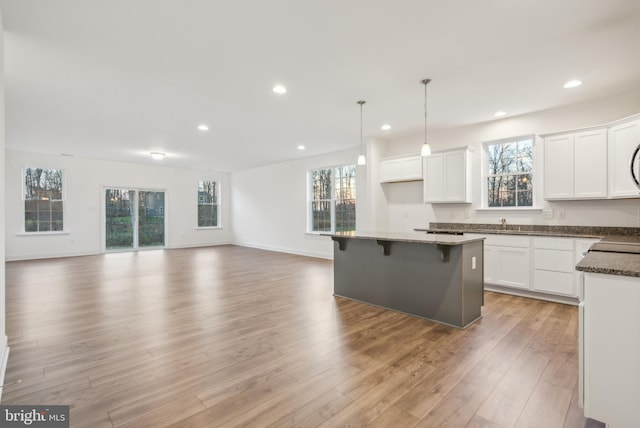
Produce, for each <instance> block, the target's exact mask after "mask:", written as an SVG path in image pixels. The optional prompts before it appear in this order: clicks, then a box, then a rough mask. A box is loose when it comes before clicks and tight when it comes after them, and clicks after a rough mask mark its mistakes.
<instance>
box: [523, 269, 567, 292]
mask: <svg viewBox="0 0 640 428" xmlns="http://www.w3.org/2000/svg"><path fill="white" fill-rule="evenodd" d="M575 280H576V275H575V273H573V272H556V271H551V270H541V269H535V270H534V271H533V289H534V290H535V291H542V292H544V293H552V294H560V295H563V296H571V297H575V296H576V287H575Z"/></svg>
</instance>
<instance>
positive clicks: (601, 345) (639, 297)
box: [580, 273, 640, 427]
mask: <svg viewBox="0 0 640 428" xmlns="http://www.w3.org/2000/svg"><path fill="white" fill-rule="evenodd" d="M638 285H639V284H638V278H634V277H629V276H616V275H602V274H593V273H585V282H584V324H583V327H584V328H583V331H582V332H581V337H580V340H581V343H582V344H583V346H584V376H585V379H584V412H585V416H587V417H590V418H593V419H597V420H599V421H604V422H606V423H607V426H609V427H636V426H638V403H640V364H638V362H639V361H640V340H638V331H639V330H640V311H638V302H640V287H639V286H638Z"/></svg>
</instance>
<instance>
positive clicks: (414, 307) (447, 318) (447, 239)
mask: <svg viewBox="0 0 640 428" xmlns="http://www.w3.org/2000/svg"><path fill="white" fill-rule="evenodd" d="M328 236H331V239H332V240H333V241H334V284H333V289H334V295H336V296H341V297H346V298H349V299H353V300H358V301H360V302H364V303H369V304H372V305H376V306H380V307H383V308H387V309H392V310H396V311H400V312H404V313H407V314H410V315H414V316H418V317H421V318H426V319H429V320H432V321H436V322H439V323H442V324H447V325H451V326H455V327H459V328H466V327H467V326H469V325H470V324H471V323H473V322H474V321H476V320H478V319H479V318H480V317H481V316H482V313H481V307H482V304H483V299H484V282H483V265H484V263H483V240H484V238H465V237H464V236H456V235H425V234H420V233H415V234H398V233H378V232H376V233H362V232H358V233H355V232H344V233H335V234H328Z"/></svg>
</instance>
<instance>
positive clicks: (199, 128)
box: [198, 123, 209, 132]
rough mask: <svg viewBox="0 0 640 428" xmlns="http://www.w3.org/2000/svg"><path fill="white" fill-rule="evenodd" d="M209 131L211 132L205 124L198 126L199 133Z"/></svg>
mask: <svg viewBox="0 0 640 428" xmlns="http://www.w3.org/2000/svg"><path fill="white" fill-rule="evenodd" d="M208 130H209V127H208V126H207V125H205V124H204V123H201V124H200V125H198V131H202V132H206V131H208Z"/></svg>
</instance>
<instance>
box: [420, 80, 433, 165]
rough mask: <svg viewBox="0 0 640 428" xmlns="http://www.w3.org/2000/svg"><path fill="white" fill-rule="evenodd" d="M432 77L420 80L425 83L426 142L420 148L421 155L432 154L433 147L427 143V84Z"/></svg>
mask: <svg viewBox="0 0 640 428" xmlns="http://www.w3.org/2000/svg"><path fill="white" fill-rule="evenodd" d="M429 82H431V79H423V80H421V81H420V83H422V84H423V85H424V144H423V145H422V149H421V150H420V155H421V156H431V147H429V143H427V85H428V84H429Z"/></svg>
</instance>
